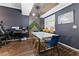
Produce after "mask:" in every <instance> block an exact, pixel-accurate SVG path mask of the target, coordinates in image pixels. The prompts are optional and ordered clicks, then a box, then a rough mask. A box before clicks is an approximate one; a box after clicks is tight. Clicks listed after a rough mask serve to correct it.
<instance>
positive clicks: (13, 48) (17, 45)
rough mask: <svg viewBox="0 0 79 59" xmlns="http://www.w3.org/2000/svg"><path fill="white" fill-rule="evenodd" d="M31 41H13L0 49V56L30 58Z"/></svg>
mask: <svg viewBox="0 0 79 59" xmlns="http://www.w3.org/2000/svg"><path fill="white" fill-rule="evenodd" d="M30 41H31V40H29V41H28V40H24V41H21V42H19V41H14V42H10V43H8V44H7V45H6V46H3V47H2V48H0V56H28V55H30V56H32V55H33V49H32V44H31V42H30Z"/></svg>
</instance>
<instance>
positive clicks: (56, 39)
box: [44, 36, 60, 55]
mask: <svg viewBox="0 0 79 59" xmlns="http://www.w3.org/2000/svg"><path fill="white" fill-rule="evenodd" d="M59 39H60V36H52V38H51V39H50V40H45V42H44V43H45V47H46V48H47V49H51V55H52V49H53V48H56V50H57V53H58V55H60V54H59V50H58V46H57V45H58V42H59Z"/></svg>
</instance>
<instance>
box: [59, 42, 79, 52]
mask: <svg viewBox="0 0 79 59" xmlns="http://www.w3.org/2000/svg"><path fill="white" fill-rule="evenodd" d="M59 44H61V45H63V46H65V47H67V48H70V49H72V50H74V51H77V52H79V50H78V49H76V48H73V47H71V46H69V45H66V44H64V43H61V42H59Z"/></svg>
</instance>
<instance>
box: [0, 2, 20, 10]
mask: <svg viewBox="0 0 79 59" xmlns="http://www.w3.org/2000/svg"><path fill="white" fill-rule="evenodd" d="M0 6H6V7H10V8H16V9H21V4H20V3H0Z"/></svg>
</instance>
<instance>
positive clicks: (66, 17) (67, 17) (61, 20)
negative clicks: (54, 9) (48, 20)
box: [58, 11, 74, 24]
mask: <svg viewBox="0 0 79 59" xmlns="http://www.w3.org/2000/svg"><path fill="white" fill-rule="evenodd" d="M73 22H74V12H73V11H70V12H67V13H64V14H62V15H59V16H58V24H66V23H73Z"/></svg>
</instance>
